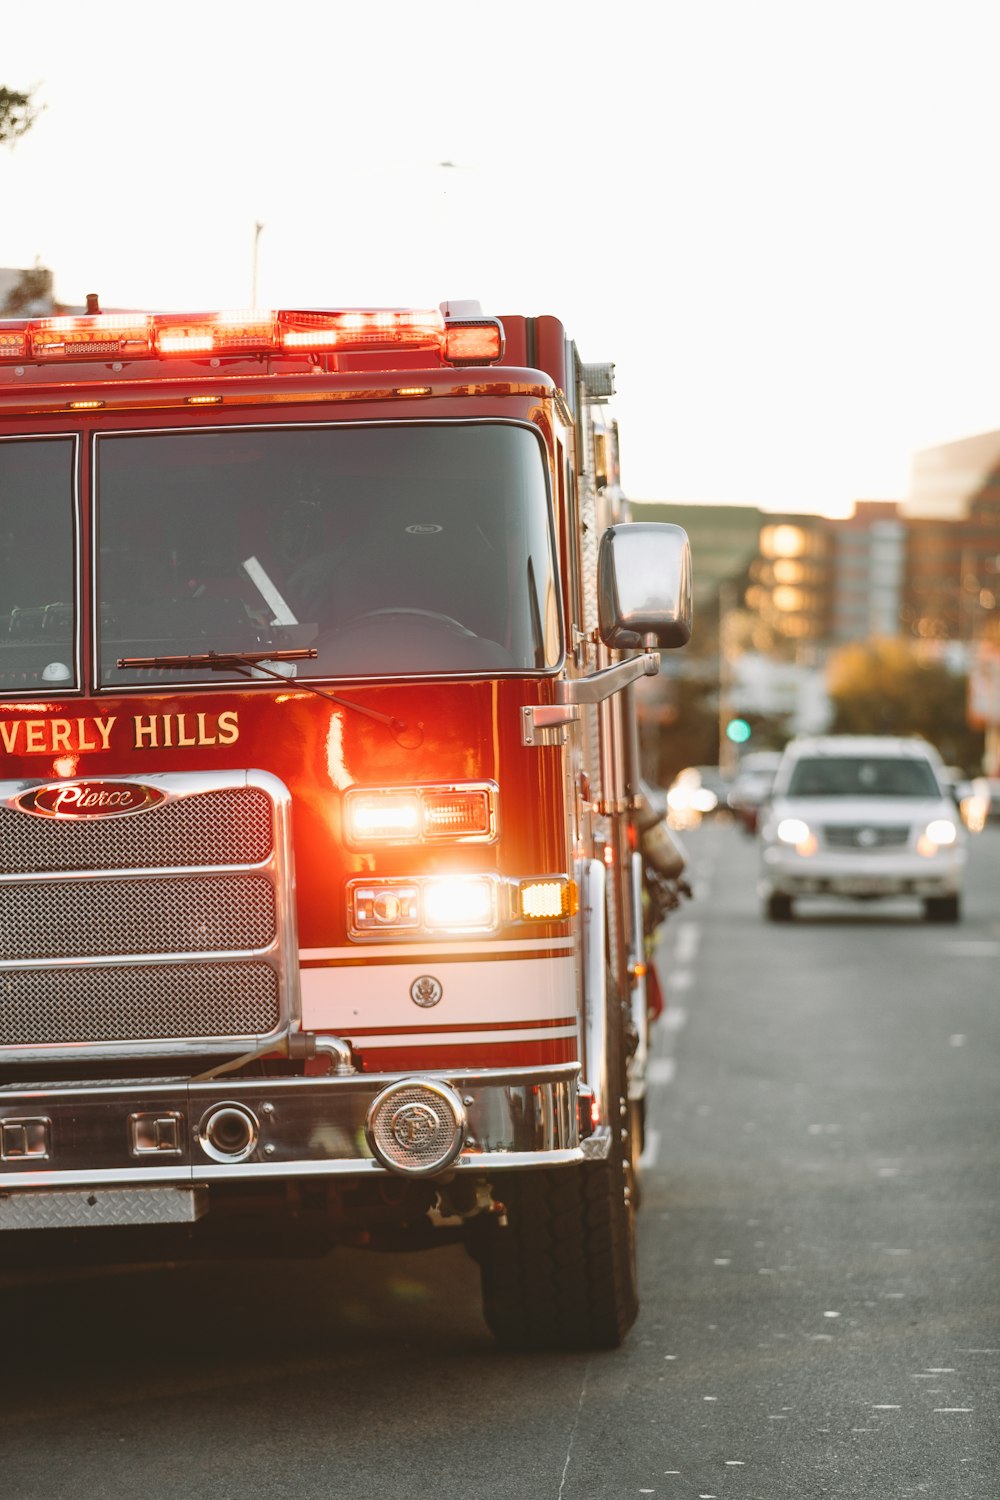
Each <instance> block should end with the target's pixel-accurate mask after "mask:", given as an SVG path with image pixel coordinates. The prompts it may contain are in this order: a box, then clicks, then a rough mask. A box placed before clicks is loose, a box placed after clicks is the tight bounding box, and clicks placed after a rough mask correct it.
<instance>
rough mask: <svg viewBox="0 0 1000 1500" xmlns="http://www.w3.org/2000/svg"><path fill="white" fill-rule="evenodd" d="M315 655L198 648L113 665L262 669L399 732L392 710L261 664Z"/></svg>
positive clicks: (296, 650)
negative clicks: (183, 653) (368, 704)
mask: <svg viewBox="0 0 1000 1500" xmlns="http://www.w3.org/2000/svg"><path fill="white" fill-rule="evenodd" d="M316 655H317V651H316V647H315V646H275V647H273V649H272V650H270V651H201V652H191V653H190V654H189V655H186V656H119V657H118V659H117V661H116V663H115V665H116V666H117V667H118V670H119V671H120V672H129V671H136V670H138V669H140V668H143V667H165V668H167V669H168V670H169V669H170V668H176V669H177V670H179V671H183V670H184V669H185V668H197V667H207V668H208V669H209V671H212V672H227V671H228V672H232V671H237V672H239V671H241V670H242V675H243V676H244V677H250V676H252V674H253V673H254V672H263V673H264V675H265V676H266V677H274V678H276V679H277V681H278V682H283V683H288V682H289V680H292V681H294V682H295V684H296V686H297V687H301V688H305V690H306V691H307V692H309V693H315V694H316V697H317V698H326V699H327V700H328V701H329V702H330V703H339V704H340V706H341V707H342V708H353V709H354V710H355V712H357V713H359V714H365V715H366V717H367V718H369V719H375V720H376V721H377V722H378V723H379V724H385V725H387V726H388V727H389V729H391V730H392V732H393V734H402V733H404V731H405V730H406V728H407V725H406V721H405V720H404V719H397V718H396V717H395V716H394V715H393V714H380V713H379V712H378V710H377V709H374V708H367V707H366V706H365V704H363V703H352V701H351V699H350V698H341V697H340V696H339V695H338V694H337V693H328V692H327V691H326V690H325V689H324V688H319V687H316V686H315V684H314V683H312V682H300V681H299V680H298V678H294V679H289V678H287V677H286V676H285V674H284V672H276V671H275V670H274V668H273V667H268V666H265V663H266V662H269V661H309V660H312V659H313V658H314V657H315V656H316Z"/></svg>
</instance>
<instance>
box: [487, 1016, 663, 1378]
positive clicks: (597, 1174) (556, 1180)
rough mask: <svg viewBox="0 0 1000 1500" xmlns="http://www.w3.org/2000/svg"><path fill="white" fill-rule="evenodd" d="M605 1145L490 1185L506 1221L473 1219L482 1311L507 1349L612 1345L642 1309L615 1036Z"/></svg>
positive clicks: (622, 1075) (619, 1047)
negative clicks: (572, 1161) (604, 1149)
mask: <svg viewBox="0 0 1000 1500" xmlns="http://www.w3.org/2000/svg"><path fill="white" fill-rule="evenodd" d="M609 1044H610V1045H609V1061H610V1062H611V1072H612V1076H617V1077H618V1078H619V1080H620V1084H619V1090H618V1093H619V1098H618V1099H616V1100H615V1101H614V1105H613V1107H612V1109H611V1113H612V1115H617V1118H612V1119H611V1121H610V1124H611V1126H612V1139H611V1148H610V1150H609V1152H608V1156H607V1157H606V1159H605V1160H604V1161H587V1162H582V1163H580V1164H579V1165H578V1166H570V1167H550V1168H547V1169H543V1170H540V1171H536V1172H522V1173H512V1174H511V1175H510V1176H509V1177H507V1176H504V1177H503V1178H501V1179H499V1180H497V1181H495V1182H494V1185H493V1190H494V1195H495V1196H496V1197H497V1198H502V1200H503V1204H504V1209H505V1219H506V1222H505V1223H500V1222H498V1220H497V1217H496V1216H492V1215H491V1216H488V1217H487V1218H482V1219H477V1220H473V1222H472V1224H471V1226H470V1235H471V1240H470V1243H469V1251H470V1253H471V1254H472V1256H473V1258H474V1259H476V1260H477V1261H478V1262H479V1268H480V1276H481V1280H482V1291H483V1313H484V1316H485V1318H486V1322H487V1325H488V1327H489V1329H490V1331H491V1332H492V1334H493V1335H494V1337H495V1338H496V1340H497V1342H498V1343H500V1344H502V1345H504V1347H506V1348H509V1349H616V1348H617V1347H618V1345H619V1344H621V1343H622V1341H623V1340H624V1338H625V1335H626V1334H627V1333H628V1331H629V1329H630V1328H631V1327H632V1324H633V1323H634V1322H635V1319H636V1315H637V1313H638V1311H639V1290H638V1274H637V1268H636V1254H635V1210H636V1199H635V1196H634V1193H633V1177H632V1162H631V1154H630V1149H629V1146H630V1141H629V1140H627V1139H626V1132H625V1131H624V1130H623V1126H625V1125H626V1124H627V1123H628V1120H629V1111H628V1101H627V1090H626V1084H625V1063H624V1056H623V1053H622V1043H621V1038H620V1035H619V1036H616V1037H613V1038H609Z"/></svg>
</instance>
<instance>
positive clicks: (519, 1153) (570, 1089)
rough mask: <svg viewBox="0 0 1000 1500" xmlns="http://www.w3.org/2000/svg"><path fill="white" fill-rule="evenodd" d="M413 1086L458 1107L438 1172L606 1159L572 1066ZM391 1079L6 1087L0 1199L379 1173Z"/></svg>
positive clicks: (395, 1080)
mask: <svg viewBox="0 0 1000 1500" xmlns="http://www.w3.org/2000/svg"><path fill="white" fill-rule="evenodd" d="M415 1078H416V1081H419V1080H420V1079H427V1080H429V1081H435V1082H437V1083H444V1084H447V1085H448V1086H449V1087H450V1089H452V1090H453V1091H454V1093H455V1094H456V1095H457V1096H458V1097H459V1098H460V1099H461V1102H462V1105H463V1106H464V1124H463V1138H462V1142H461V1148H460V1150H459V1152H458V1154H457V1155H456V1157H455V1159H454V1160H453V1161H451V1162H450V1164H449V1166H448V1168H447V1171H448V1172H449V1173H452V1172H473V1173H494V1172H496V1171H498V1170H509V1169H512V1168H525V1167H549V1166H558V1165H563V1164H570V1163H573V1162H580V1161H584V1160H586V1159H589V1158H593V1157H595V1156H598V1157H599V1156H602V1155H605V1154H606V1152H607V1144H608V1142H607V1135H606V1132H604V1131H600V1130H599V1131H597V1132H595V1134H594V1135H592V1136H590V1137H589V1138H588V1139H586V1140H584V1139H581V1132H580V1128H579V1120H578V1100H579V1098H580V1096H579V1092H578V1080H579V1065H578V1064H576V1063H565V1064H560V1065H558V1066H554V1067H548V1068H543V1069H532V1070H526V1069H496V1070H488V1071H487V1070H480V1071H471V1072H456V1073H445V1072H434V1073H431V1072H428V1073H426V1074H421V1075H415ZM399 1082H400V1077H399V1075H398V1074H391V1075H389V1074H352V1075H350V1076H349V1077H343V1078H337V1077H331V1078H274V1079H259V1078H256V1079H237V1080H234V1081H228V1080H226V1079H225V1078H215V1079H212V1080H206V1081H203V1082H196V1081H191V1080H187V1079H163V1080H154V1081H148V1080H133V1081H131V1082H115V1083H59V1084H42V1085H36V1086H34V1087H30V1088H29V1087H26V1088H23V1089H22V1088H19V1087H16V1086H12V1085H8V1086H6V1087H4V1088H0V1199H2V1198H3V1197H4V1196H5V1195H6V1194H9V1193H13V1194H15V1195H16V1193H17V1191H18V1190H29V1189H30V1190H35V1191H37V1190H38V1189H60V1188H62V1189H69V1188H73V1189H77V1188H92V1189H95V1190H98V1189H101V1188H127V1187H134V1188H141V1187H149V1186H153V1185H157V1186H163V1187H167V1186H170V1185H173V1186H175V1187H183V1188H204V1187H210V1186H211V1184H212V1183H213V1182H223V1181H225V1182H233V1181H243V1182H247V1183H250V1182H253V1181H267V1180H270V1181H276V1180H281V1179H290V1178H304V1177H306V1178H308V1177H316V1178H323V1177H331V1176H342V1177H352V1176H353V1177H355V1178H361V1177H365V1176H368V1175H370V1174H373V1173H375V1174H381V1175H383V1176H385V1177H388V1176H390V1173H389V1171H388V1170H387V1169H386V1168H385V1167H383V1166H381V1165H380V1164H379V1163H378V1162H377V1161H376V1159H375V1158H374V1156H373V1154H372V1151H371V1148H370V1146H369V1144H368V1139H367V1136H366V1122H367V1120H368V1117H369V1113H370V1111H371V1109H372V1106H373V1105H374V1104H375V1103H376V1101H377V1100H378V1099H379V1097H380V1095H382V1094H383V1093H384V1091H385V1090H386V1089H388V1088H390V1086H392V1085H398V1084H399ZM227 1109H232V1110H233V1111H234V1114H235V1115H236V1116H241V1117H242V1118H243V1119H247V1118H249V1120H250V1121H252V1122H253V1123H252V1131H251V1134H252V1145H251V1146H250V1148H249V1150H248V1151H247V1153H246V1155H245V1157H244V1158H243V1159H232V1160H226V1159H220V1153H219V1151H218V1150H217V1149H215V1148H214V1147H213V1146H212V1144H211V1141H210V1140H209V1139H208V1132H207V1131H206V1121H207V1120H209V1119H210V1118H211V1116H212V1115H213V1113H214V1112H217V1111H219V1110H223V1111H225V1110H227ZM237 1123H238V1120H237ZM404 1175H405V1174H404ZM2 1220H3V1214H2V1212H0V1227H2Z"/></svg>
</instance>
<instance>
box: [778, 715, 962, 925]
mask: <svg viewBox="0 0 1000 1500" xmlns="http://www.w3.org/2000/svg"><path fill="white" fill-rule="evenodd" d="M940 765H941V763H940V758H939V757H938V756H937V753H936V752H935V751H934V749H933V747H932V746H930V745H928V744H927V743H926V742H925V741H923V740H919V739H902V738H896V737H892V736H888V735H887V736H878V737H875V736H862V735H826V736H821V737H817V738H810V739H796V740H792V741H791V742H790V744H789V745H788V746H786V748H785V752H784V755H783V756H782V760H781V765H780V766H779V768H778V772H777V775H776V777H775V781H774V787H773V790H772V794H771V799H770V801H769V803H768V805H767V810H766V813H765V815H764V817H763V818H762V820H761V825H760V869H759V879H758V885H759V891H760V895H761V897H762V900H763V903H764V915H765V916H766V917H767V918H768V919H769V920H770V921H772V922H781V921H788V920H789V919H790V918H791V916H792V914H793V903H794V902H795V901H798V900H800V899H801V898H804V897H810V896H821V897H830V896H835V897H845V898H847V899H849V900H855V901H871V900H876V899H879V898H883V897H889V896H915V897H917V898H919V899H920V900H921V901H922V903H923V910H924V916H925V917H926V918H927V920H928V921H934V922H957V921H958V920H959V917H960V915H961V892H962V877H963V871H964V866H965V829H964V827H963V826H962V821H961V819H960V817H959V815H958V809H957V808H956V806H955V803H954V800H953V798H952V797H951V796H950V794H949V793H948V792H947V791H946V790H945V787H944V785H943V784H942V782H941V780H940V779H939V775H938V772H939V770H940Z"/></svg>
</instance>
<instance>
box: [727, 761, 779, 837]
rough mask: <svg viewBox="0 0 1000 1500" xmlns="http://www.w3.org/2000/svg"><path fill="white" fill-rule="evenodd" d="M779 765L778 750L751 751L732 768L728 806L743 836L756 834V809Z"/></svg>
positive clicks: (769, 786)
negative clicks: (741, 828) (744, 834)
mask: <svg viewBox="0 0 1000 1500" xmlns="http://www.w3.org/2000/svg"><path fill="white" fill-rule="evenodd" d="M780 764H781V751H780V750H752V751H751V752H750V753H749V754H748V755H744V756H743V758H742V759H741V761H740V763H739V765H738V766H737V767H736V775H735V777H734V778H733V784H732V786H731V787H730V789H729V806H730V807H731V808H732V810H733V812H734V813H735V814H736V817H737V820H738V822H739V823H740V824H741V826H742V827H743V828H745V829H746V831H747V833H756V832H757V823H758V819H759V816H760V809H761V808H762V807H763V805H764V803H765V802H766V801H767V799H768V797H769V796H770V794H771V787H772V786H773V785H774V778H775V774H776V772H777V770H778V767H779V765H780Z"/></svg>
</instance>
